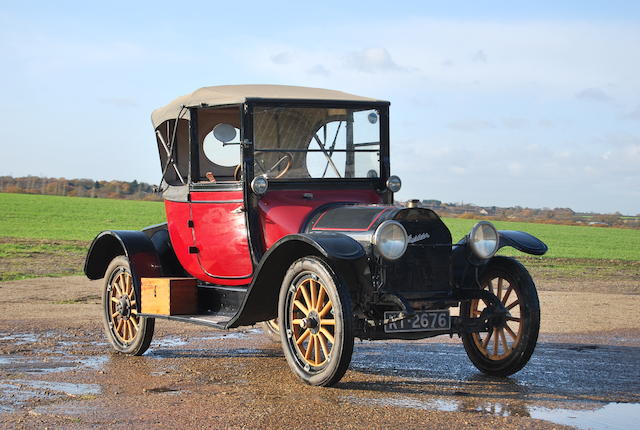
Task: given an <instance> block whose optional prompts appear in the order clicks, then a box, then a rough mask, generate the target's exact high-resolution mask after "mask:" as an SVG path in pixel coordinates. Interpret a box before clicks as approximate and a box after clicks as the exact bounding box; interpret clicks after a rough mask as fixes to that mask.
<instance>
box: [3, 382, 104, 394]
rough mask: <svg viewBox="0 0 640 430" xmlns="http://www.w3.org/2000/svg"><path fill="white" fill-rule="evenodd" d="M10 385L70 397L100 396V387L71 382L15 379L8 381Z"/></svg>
mask: <svg viewBox="0 0 640 430" xmlns="http://www.w3.org/2000/svg"><path fill="white" fill-rule="evenodd" d="M7 384H10V385H14V384H17V385H20V386H26V387H30V388H35V389H42V390H49V391H56V392H59V393H64V394H67V395H69V396H82V395H87V394H100V391H101V390H100V386H99V385H97V384H72V383H69V382H52V381H33V380H26V379H24V380H23V379H14V380H11V381H7Z"/></svg>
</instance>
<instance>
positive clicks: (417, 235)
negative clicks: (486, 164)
mask: <svg viewBox="0 0 640 430" xmlns="http://www.w3.org/2000/svg"><path fill="white" fill-rule="evenodd" d="M387 220H395V221H398V222H400V223H401V224H402V225H403V227H404V228H405V230H407V234H408V236H409V244H410V245H412V244H416V245H451V234H450V232H449V229H448V228H447V227H446V226H445V225H444V223H443V222H442V220H441V219H440V217H439V216H438V215H436V213H435V212H433V211H432V210H430V209H424V208H399V207H397V206H391V205H343V206H337V207H336V206H334V207H329V208H327V209H325V210H322V211H319V212H316V213H315V214H313V215H312V216H311V217H310V218H309V220H308V221H307V223H306V225H305V227H304V229H303V232H304V233H323V232H335V233H342V234H345V235H347V236H350V237H352V238H353V239H355V240H357V241H358V242H360V243H361V244H362V246H363V247H364V248H365V250H367V253H369V252H370V251H371V237H372V236H373V233H374V232H375V230H376V228H377V227H378V226H379V225H380V224H381V223H382V222H384V221H387Z"/></svg>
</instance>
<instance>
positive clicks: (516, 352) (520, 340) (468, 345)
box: [460, 257, 540, 376]
mask: <svg viewBox="0 0 640 430" xmlns="http://www.w3.org/2000/svg"><path fill="white" fill-rule="evenodd" d="M481 285H482V287H483V288H484V289H485V290H488V291H489V292H491V293H493V294H495V295H496V297H497V298H498V299H499V300H500V301H501V302H502V304H503V305H504V306H505V307H506V308H507V311H508V313H507V315H506V317H505V318H502V319H501V320H500V321H496V322H495V324H494V325H493V326H491V327H490V328H489V330H488V332H486V333H467V334H463V335H462V341H463V344H464V348H465V350H466V352H467V355H468V356H469V359H470V360H471V361H472V362H473V364H474V365H475V366H476V367H477V368H478V369H479V370H481V371H482V372H484V373H487V374H489V375H495V376H507V375H511V374H513V373H515V372H517V371H519V370H520V369H522V367H524V365H525V364H527V362H528V361H529V359H530V358H531V354H533V350H534V349H535V347H536V342H537V340H538V331H539V329H540V303H539V301H538V293H537V292H536V286H535V284H534V283H533V280H532V279H531V276H530V275H529V272H528V271H527V269H525V268H524V266H523V265H522V264H520V263H519V262H518V261H516V260H514V259H512V258H506V257H494V258H493V259H492V260H491V262H490V263H489V266H488V267H487V269H486V270H485V271H484V274H483V275H482V279H481ZM487 305H488V304H487V303H485V302H484V301H482V300H471V301H470V302H467V303H463V304H462V305H461V306H460V314H461V315H466V316H469V317H472V318H477V317H479V316H480V314H481V313H482V311H483V310H484V309H485V308H486V307H487Z"/></svg>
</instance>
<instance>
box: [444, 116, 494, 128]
mask: <svg viewBox="0 0 640 430" xmlns="http://www.w3.org/2000/svg"><path fill="white" fill-rule="evenodd" d="M447 127H449V128H450V129H452V130H458V131H480V130H486V129H489V128H494V127H495V125H494V124H493V123H492V122H490V121H485V120H483V119H462V120H457V121H453V122H450V123H449V124H447Z"/></svg>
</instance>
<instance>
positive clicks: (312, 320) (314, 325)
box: [301, 310, 320, 334]
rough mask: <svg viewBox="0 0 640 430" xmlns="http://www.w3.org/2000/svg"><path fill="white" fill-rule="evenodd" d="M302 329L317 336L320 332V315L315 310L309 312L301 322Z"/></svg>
mask: <svg viewBox="0 0 640 430" xmlns="http://www.w3.org/2000/svg"><path fill="white" fill-rule="evenodd" d="M301 326H302V328H303V329H307V328H308V329H309V330H311V333H313V334H317V333H318V331H320V315H318V312H316V311H315V310H313V311H311V312H309V315H307V317H306V318H304V319H303V320H302V324H301Z"/></svg>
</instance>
